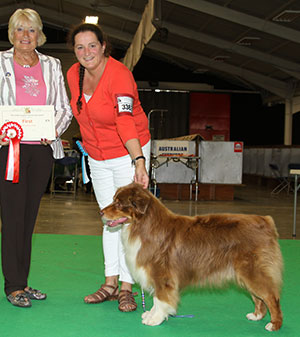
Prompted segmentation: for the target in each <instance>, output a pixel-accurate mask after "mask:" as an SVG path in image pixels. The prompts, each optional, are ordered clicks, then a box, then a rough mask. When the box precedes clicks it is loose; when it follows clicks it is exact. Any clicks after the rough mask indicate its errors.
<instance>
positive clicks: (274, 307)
mask: <svg viewBox="0 0 300 337" xmlns="http://www.w3.org/2000/svg"><path fill="white" fill-rule="evenodd" d="M241 281H242V283H243V284H244V285H245V286H246V288H247V289H248V290H249V292H250V293H251V294H253V295H254V296H255V297H257V300H256V301H254V303H255V312H254V313H252V314H248V315H247V318H248V319H250V320H253V318H256V320H257V319H259V317H260V315H263V313H264V309H263V303H264V304H265V305H266V306H267V308H268V309H269V312H270V315H271V322H270V323H268V324H267V325H266V326H265V328H266V330H269V331H275V330H279V329H280V327H281V325H282V312H281V309H280V296H279V290H278V288H277V286H276V284H275V282H273V280H272V278H270V277H268V276H267V275H265V274H264V273H260V274H259V273H258V275H257V276H256V277H253V275H252V277H251V278H242V279H241ZM259 301H260V302H259ZM262 302H263V303H262ZM261 318H263V316H262V317H261ZM261 318H260V319H261Z"/></svg>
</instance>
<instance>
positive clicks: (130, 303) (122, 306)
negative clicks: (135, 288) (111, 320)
mask: <svg viewBox="0 0 300 337" xmlns="http://www.w3.org/2000/svg"><path fill="white" fill-rule="evenodd" d="M118 301H119V310H120V311H123V312H129V311H134V310H136V308H137V304H136V301H135V299H134V297H133V293H132V292H131V291H128V290H121V291H120V293H119V298H118Z"/></svg>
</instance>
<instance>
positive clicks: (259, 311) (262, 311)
mask: <svg viewBox="0 0 300 337" xmlns="http://www.w3.org/2000/svg"><path fill="white" fill-rule="evenodd" d="M252 299H253V302H254V304H255V311H254V312H251V313H249V314H248V315H247V316H246V317H247V318H248V319H249V320H250V321H259V320H261V319H263V318H264V317H265V315H266V313H267V307H266V305H265V303H264V302H263V301H262V300H261V299H259V298H257V297H256V296H254V295H252Z"/></svg>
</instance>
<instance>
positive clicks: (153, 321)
mask: <svg viewBox="0 0 300 337" xmlns="http://www.w3.org/2000/svg"><path fill="white" fill-rule="evenodd" d="M144 314H145V313H144ZM164 320H165V317H164V316H162V315H159V314H157V313H155V314H153V315H152V314H151V313H150V312H149V311H148V315H145V317H143V319H142V323H143V324H145V325H150V326H155V325H160V324H161V323H162V322H163V321H164Z"/></svg>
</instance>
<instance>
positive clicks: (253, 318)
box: [246, 312, 263, 321]
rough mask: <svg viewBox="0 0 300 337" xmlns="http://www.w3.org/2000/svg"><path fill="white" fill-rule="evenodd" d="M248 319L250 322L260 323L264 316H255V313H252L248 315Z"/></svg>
mask: <svg viewBox="0 0 300 337" xmlns="http://www.w3.org/2000/svg"><path fill="white" fill-rule="evenodd" d="M246 317H247V319H249V321H260V320H261V319H262V318H263V315H262V314H258V315H257V314H255V313H254V312H251V313H250V314H248V315H246Z"/></svg>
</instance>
